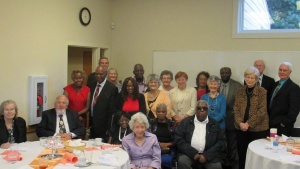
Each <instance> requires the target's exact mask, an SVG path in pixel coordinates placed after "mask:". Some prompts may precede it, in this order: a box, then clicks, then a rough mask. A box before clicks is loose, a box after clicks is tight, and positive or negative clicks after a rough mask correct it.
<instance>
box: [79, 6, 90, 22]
mask: <svg viewBox="0 0 300 169" xmlns="http://www.w3.org/2000/svg"><path fill="white" fill-rule="evenodd" d="M79 20H80V23H81V24H82V25H84V26H87V25H89V24H90V22H91V20H92V15H91V12H90V10H89V9H88V8H86V7H84V8H82V9H81V10H80V12H79Z"/></svg>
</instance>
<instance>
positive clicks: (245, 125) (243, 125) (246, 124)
mask: <svg viewBox="0 0 300 169" xmlns="http://www.w3.org/2000/svg"><path fill="white" fill-rule="evenodd" d="M248 128H249V124H248V123H240V129H241V130H242V131H247V130H248Z"/></svg>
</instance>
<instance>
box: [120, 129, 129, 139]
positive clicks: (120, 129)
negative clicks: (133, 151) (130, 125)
mask: <svg viewBox="0 0 300 169" xmlns="http://www.w3.org/2000/svg"><path fill="white" fill-rule="evenodd" d="M126 132H127V128H126V130H125V132H124V135H123V137H122V138H124V137H125V136H126ZM119 140H120V141H122V139H121V127H120V128H119Z"/></svg>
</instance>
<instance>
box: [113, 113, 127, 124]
mask: <svg viewBox="0 0 300 169" xmlns="http://www.w3.org/2000/svg"><path fill="white" fill-rule="evenodd" d="M122 117H125V118H126V119H128V120H129V119H130V116H129V114H128V113H124V112H122V111H118V112H116V113H115V114H114V116H113V121H114V124H119V121H120V119H121V118H122Z"/></svg>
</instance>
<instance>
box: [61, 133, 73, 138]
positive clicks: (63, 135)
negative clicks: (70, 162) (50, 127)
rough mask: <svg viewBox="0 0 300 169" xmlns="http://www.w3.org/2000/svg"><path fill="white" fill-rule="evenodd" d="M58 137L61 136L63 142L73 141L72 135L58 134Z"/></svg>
mask: <svg viewBox="0 0 300 169" xmlns="http://www.w3.org/2000/svg"><path fill="white" fill-rule="evenodd" d="M57 135H58V136H60V137H61V139H62V140H71V139H72V134H71V133H58V134H57Z"/></svg>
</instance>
